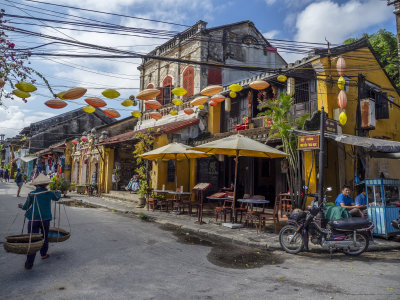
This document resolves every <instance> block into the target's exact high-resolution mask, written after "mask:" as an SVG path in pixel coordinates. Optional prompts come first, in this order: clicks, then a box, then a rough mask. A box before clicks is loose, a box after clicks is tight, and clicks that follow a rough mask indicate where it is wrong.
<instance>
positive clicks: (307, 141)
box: [297, 134, 319, 150]
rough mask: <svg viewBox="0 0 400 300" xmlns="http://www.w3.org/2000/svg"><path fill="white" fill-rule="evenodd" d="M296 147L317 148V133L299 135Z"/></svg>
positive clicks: (304, 148) (303, 148) (302, 148)
mask: <svg viewBox="0 0 400 300" xmlns="http://www.w3.org/2000/svg"><path fill="white" fill-rule="evenodd" d="M297 147H298V149H299V150H314V149H319V134H313V135H304V136H299V137H298V140H297Z"/></svg>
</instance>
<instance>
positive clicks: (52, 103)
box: [44, 99, 67, 109]
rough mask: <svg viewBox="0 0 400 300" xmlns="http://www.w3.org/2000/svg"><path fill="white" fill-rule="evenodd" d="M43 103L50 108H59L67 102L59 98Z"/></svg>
mask: <svg viewBox="0 0 400 300" xmlns="http://www.w3.org/2000/svg"><path fill="white" fill-rule="evenodd" d="M44 104H45V105H46V106H48V107H50V108H55V109H60V108H64V107H66V106H67V103H66V102H65V101H62V100H60V99H51V100H48V101H46V102H45V103H44Z"/></svg>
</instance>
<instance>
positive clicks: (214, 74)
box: [208, 67, 222, 84]
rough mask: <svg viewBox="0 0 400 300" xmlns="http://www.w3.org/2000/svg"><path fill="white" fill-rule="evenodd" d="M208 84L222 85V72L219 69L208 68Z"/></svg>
mask: <svg viewBox="0 0 400 300" xmlns="http://www.w3.org/2000/svg"><path fill="white" fill-rule="evenodd" d="M208 84H222V71H221V68H218V67H209V68H208Z"/></svg>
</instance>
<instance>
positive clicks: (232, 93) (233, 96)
mask: <svg viewBox="0 0 400 300" xmlns="http://www.w3.org/2000/svg"><path fill="white" fill-rule="evenodd" d="M236 96H237V94H236V93H235V92H229V97H231V98H236Z"/></svg>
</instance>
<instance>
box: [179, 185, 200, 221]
mask: <svg viewBox="0 0 400 300" xmlns="http://www.w3.org/2000/svg"><path fill="white" fill-rule="evenodd" d="M200 193H201V191H199V190H198V189H193V190H192V194H191V195H190V196H189V197H188V199H184V200H183V201H182V202H183V204H184V205H185V206H187V208H188V211H189V215H192V214H193V208H196V214H198V212H199V207H200V205H201V203H200V197H201V195H200Z"/></svg>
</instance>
